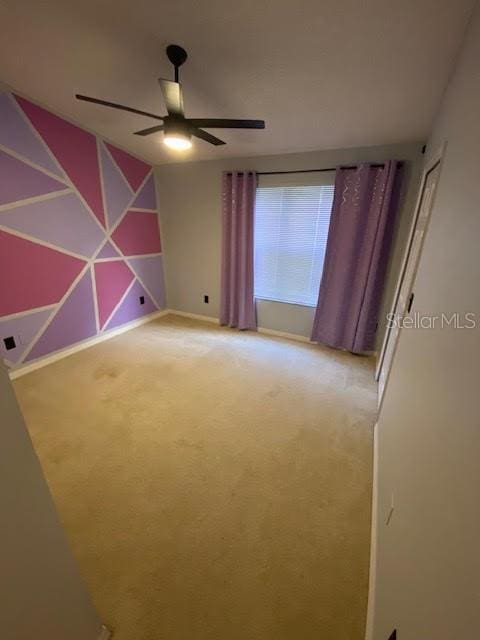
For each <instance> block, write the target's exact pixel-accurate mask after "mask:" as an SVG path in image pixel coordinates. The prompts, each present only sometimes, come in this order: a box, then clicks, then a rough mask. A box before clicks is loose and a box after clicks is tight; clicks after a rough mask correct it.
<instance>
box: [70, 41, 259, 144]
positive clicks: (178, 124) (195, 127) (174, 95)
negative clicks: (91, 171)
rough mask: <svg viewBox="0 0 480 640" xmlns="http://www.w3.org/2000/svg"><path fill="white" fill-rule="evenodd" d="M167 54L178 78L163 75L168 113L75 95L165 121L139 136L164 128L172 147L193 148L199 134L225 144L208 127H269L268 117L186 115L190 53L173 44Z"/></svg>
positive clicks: (209, 140) (215, 142)
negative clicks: (183, 72)
mask: <svg viewBox="0 0 480 640" xmlns="http://www.w3.org/2000/svg"><path fill="white" fill-rule="evenodd" d="M167 57H168V59H169V60H170V62H171V63H172V64H173V66H174V67H175V80H166V79H165V78H159V79H158V82H159V84H160V88H161V90H162V94H163V99H164V101H165V106H166V107H167V113H168V115H166V116H160V115H157V114H155V113H149V112H148V111H142V110H140V109H134V108H133V107H127V106H125V105H123V104H118V103H116V102H108V101H107V100H99V99H98V98H90V97H89V96H83V95H80V94H78V93H77V94H76V95H75V97H76V98H77V99H78V100H84V101H85V102H93V103H94V104H101V105H103V106H105V107H112V108H113V109H120V110H121V111H129V112H130V113H137V114H139V115H142V116H147V117H148V118H154V119H155V120H161V121H162V122H163V124H159V125H155V126H153V127H148V128H147V129H142V130H140V131H135V135H137V136H149V135H151V134H152V133H157V132H158V131H163V133H164V137H163V141H164V143H165V144H166V145H167V146H168V147H171V148H172V149H177V150H183V149H189V148H190V147H191V146H192V141H191V138H192V136H195V137H196V138H200V139H201V140H204V141H205V142H209V143H210V144H213V145H215V146H217V145H222V144H225V142H224V141H223V140H220V138H217V137H216V136H213V135H212V134H211V133H208V132H207V131H204V128H206V129H265V121H264V120H232V119H222V118H186V117H185V112H184V109H183V93H182V85H181V84H180V82H179V79H178V78H179V75H178V69H179V67H181V66H182V64H183V63H184V62H185V60H186V59H187V52H186V51H185V49H183V48H182V47H180V46H178V45H176V44H170V45H169V46H168V47H167Z"/></svg>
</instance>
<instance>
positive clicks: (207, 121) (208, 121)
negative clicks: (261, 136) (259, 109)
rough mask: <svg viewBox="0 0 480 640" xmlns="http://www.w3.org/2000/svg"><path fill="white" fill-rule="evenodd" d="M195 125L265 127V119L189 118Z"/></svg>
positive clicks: (213, 127)
mask: <svg viewBox="0 0 480 640" xmlns="http://www.w3.org/2000/svg"><path fill="white" fill-rule="evenodd" d="M187 120H188V122H189V123H190V124H191V125H192V126H193V127H205V128H206V129H265V120H229V119H222V118H187Z"/></svg>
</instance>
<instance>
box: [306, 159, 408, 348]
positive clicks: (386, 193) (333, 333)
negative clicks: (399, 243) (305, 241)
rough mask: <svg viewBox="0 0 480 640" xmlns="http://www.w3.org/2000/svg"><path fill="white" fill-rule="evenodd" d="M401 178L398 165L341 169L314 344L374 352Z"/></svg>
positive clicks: (316, 314) (334, 202)
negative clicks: (320, 343) (321, 343)
mask: <svg viewBox="0 0 480 640" xmlns="http://www.w3.org/2000/svg"><path fill="white" fill-rule="evenodd" d="M401 173H402V172H401V165H399V163H398V162H396V161H395V160H389V161H387V162H386V163H385V165H384V166H375V165H373V166H372V165H368V164H362V165H360V166H359V167H358V168H354V169H342V168H339V169H337V173H336V177H335V195H334V199H333V208H332V217H331V219H330V229H329V233H328V241H327V249H326V254H325V263H324V267H323V274H322V281H321V283H320V291H319V296H318V304H317V310H316V313H315V320H314V323H313V330H312V338H311V339H312V340H313V341H315V342H323V343H324V344H327V345H329V346H331V347H336V348H343V349H347V350H348V351H352V352H353V353H364V352H366V351H372V350H373V349H374V347H375V332H376V328H377V319H378V312H379V307H380V302H381V297H382V290H383V283H384V280H385V273H386V268H387V265H388V256H389V252H390V247H391V241H392V235H393V228H394V219H395V214H396V210H397V208H398V200H399V192H400V181H401Z"/></svg>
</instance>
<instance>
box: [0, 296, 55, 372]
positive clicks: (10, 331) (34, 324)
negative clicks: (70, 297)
mask: <svg viewBox="0 0 480 640" xmlns="http://www.w3.org/2000/svg"><path fill="white" fill-rule="evenodd" d="M52 313H53V308H52V309H43V310H42V311H33V312H32V313H28V314H25V315H23V316H17V317H15V318H10V319H7V320H2V321H0V337H1V342H0V354H1V356H2V358H6V359H7V360H10V362H13V363H14V364H15V363H16V362H18V361H19V360H20V358H21V357H22V355H23V354H24V353H25V351H26V350H27V348H28V347H29V346H30V343H31V341H32V340H33V338H34V337H35V334H36V333H37V331H39V330H40V329H41V328H42V325H43V324H45V322H46V321H47V320H48V318H49V316H51V315H52ZM10 336H12V337H13V339H14V340H15V344H16V346H15V348H13V349H8V351H7V349H6V348H5V343H4V341H3V339H4V338H8V337H10Z"/></svg>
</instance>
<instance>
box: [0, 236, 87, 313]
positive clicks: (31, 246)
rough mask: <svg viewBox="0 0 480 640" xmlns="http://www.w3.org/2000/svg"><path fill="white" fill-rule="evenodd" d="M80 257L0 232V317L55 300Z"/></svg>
mask: <svg viewBox="0 0 480 640" xmlns="http://www.w3.org/2000/svg"><path fill="white" fill-rule="evenodd" d="M84 266H85V262H84V261H83V260H79V259H78V258H74V257H73V256H69V255H67V254H65V253H61V252H60V251H55V250H54V249H50V248H49V247H44V246H42V245H39V244H36V243H35V242H30V241H29V240H24V239H23V238H19V237H18V236H14V235H12V234H10V233H5V232H4V231H0V292H1V295H0V316H7V315H10V314H12V313H18V312H20V311H26V310H28V309H34V308H36V307H45V306H47V305H49V304H53V303H55V302H58V301H59V300H60V299H61V298H62V297H63V295H64V294H65V293H66V291H67V290H68V288H69V287H70V285H71V284H72V282H73V281H74V280H75V278H76V277H77V276H78V274H79V273H80V271H81V270H82V269H83V267H84Z"/></svg>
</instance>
